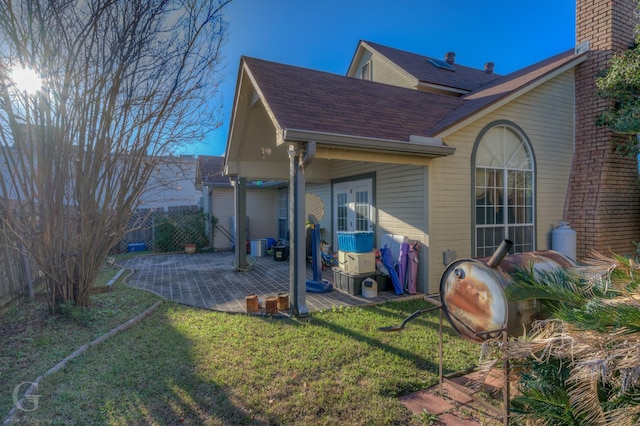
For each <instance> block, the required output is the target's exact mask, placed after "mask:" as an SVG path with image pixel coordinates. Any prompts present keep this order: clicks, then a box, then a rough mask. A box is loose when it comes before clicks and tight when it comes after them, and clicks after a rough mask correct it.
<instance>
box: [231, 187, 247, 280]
mask: <svg viewBox="0 0 640 426" xmlns="http://www.w3.org/2000/svg"><path fill="white" fill-rule="evenodd" d="M246 186H247V179H246V178H241V177H238V178H237V180H236V181H235V182H234V191H233V192H234V195H235V203H234V205H235V216H236V223H235V226H236V229H235V236H236V241H235V244H236V248H235V267H236V269H237V270H239V271H244V270H247V269H248V264H247V243H246V241H247V193H246Z"/></svg>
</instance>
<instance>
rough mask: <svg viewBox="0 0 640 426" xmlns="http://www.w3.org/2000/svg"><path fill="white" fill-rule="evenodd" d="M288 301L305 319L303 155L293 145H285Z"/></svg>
mask: <svg viewBox="0 0 640 426" xmlns="http://www.w3.org/2000/svg"><path fill="white" fill-rule="evenodd" d="M288 153H289V227H290V230H291V231H290V243H289V244H290V247H289V256H290V259H289V298H290V299H291V309H292V310H293V314H294V315H295V316H297V317H300V318H301V317H306V316H307V315H309V309H308V308H307V305H306V297H307V270H306V267H307V265H306V253H305V252H306V244H305V238H306V230H305V217H304V213H305V205H304V204H305V191H306V190H305V176H304V152H301V151H300V149H299V148H298V147H297V146H296V145H289V151H288Z"/></svg>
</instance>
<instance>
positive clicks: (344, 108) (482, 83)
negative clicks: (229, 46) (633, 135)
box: [242, 43, 586, 142]
mask: <svg viewBox="0 0 640 426" xmlns="http://www.w3.org/2000/svg"><path fill="white" fill-rule="evenodd" d="M371 45H372V46H374V47H375V48H376V49H379V50H381V51H383V52H384V54H385V55H387V56H388V57H389V58H390V59H393V60H394V61H395V62H396V63H397V64H399V65H401V66H403V67H406V68H408V71H409V72H411V73H414V74H415V75H416V76H417V77H418V78H419V79H420V80H421V81H429V80H433V81H431V82H432V83H434V84H441V85H442V84H451V85H453V86H455V87H460V88H464V89H471V88H473V89H474V90H472V91H470V92H469V93H467V94H466V95H464V96H461V97H453V96H448V95H443V94H438V93H432V92H425V91H420V90H414V89H407V88H402V87H396V86H391V85H387V84H382V83H377V82H373V81H368V80H362V79H358V78H352V77H347V76H341V75H336V74H331V73H326V72H321V71H316V70H311V69H307V68H301V67H297V66H291V65H285V64H280V63H275V62H270V61H265V60H261V59H256V58H250V57H243V58H242V61H243V66H244V67H245V69H246V71H247V72H248V73H249V74H250V76H251V79H252V80H253V81H254V82H255V85H256V90H257V92H258V93H259V94H260V95H261V98H262V100H263V102H264V104H265V107H266V108H267V109H268V110H269V111H270V112H271V116H272V117H273V118H274V119H275V121H276V123H274V125H276V127H277V128H278V129H282V130H303V131H306V132H317V133H326V134H334V135H345V136H355V137H362V138H368V139H381V140H389V141H401V142H408V141H409V140H410V136H412V135H416V136H427V137H433V138H441V137H443V136H444V135H445V133H443V132H445V131H447V129H451V128H454V127H455V126H456V125H457V124H460V123H463V122H465V121H466V120H470V119H473V118H474V117H476V116H477V114H478V113H481V112H482V111H484V110H488V108H490V107H491V106H496V105H499V104H500V102H505V101H506V100H509V99H511V98H512V97H514V96H519V95H520V94H522V93H524V92H526V91H528V90H530V89H531V88H533V87H535V86H536V85H537V84H539V83H541V82H544V81H546V80H547V79H548V78H551V77H552V76H553V75H555V74H556V73H558V72H562V71H565V70H566V69H569V68H570V67H573V66H575V65H576V64H577V63H579V62H580V61H582V60H584V59H585V58H586V52H585V53H581V54H575V53H574V51H573V49H572V50H568V51H566V52H563V53H560V54H558V55H556V56H553V57H551V58H548V59H546V60H544V61H541V62H538V63H536V64H534V65H531V66H529V67H526V68H523V69H522V70H519V71H516V72H514V73H511V74H508V75H505V76H500V75H497V74H488V73H485V72H484V71H481V70H473V69H471V68H468V67H462V66H458V65H457V66H456V72H455V73H454V72H451V71H443V72H435V73H434V72H433V70H434V69H436V67H433V66H430V65H429V64H427V65H429V66H424V61H425V60H426V59H425V58H426V57H423V56H420V55H415V54H408V53H406V52H402V51H399V50H397V49H391V48H387V47H384V46H381V45H377V44H373V43H371ZM418 63H421V64H422V65H420V66H418V65H417V64H418ZM443 73H444V74H443ZM454 74H455V75H456V76H457V77H455V78H454V77H452V76H453V75H454ZM442 75H444V76H445V77H442ZM447 76H448V77H447ZM447 78H449V80H448V81H445V80H446V79H447Z"/></svg>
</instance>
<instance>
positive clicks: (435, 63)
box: [429, 58, 456, 71]
mask: <svg viewBox="0 0 640 426" xmlns="http://www.w3.org/2000/svg"><path fill="white" fill-rule="evenodd" d="M429 63H430V64H431V65H433V66H434V67H436V68H440V69H443V70H448V71H455V70H456V69H455V68H454V67H453V65H451V64H450V63H448V62H446V61H443V60H442V59H435V58H429Z"/></svg>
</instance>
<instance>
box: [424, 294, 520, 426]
mask: <svg viewBox="0 0 640 426" xmlns="http://www.w3.org/2000/svg"><path fill="white" fill-rule="evenodd" d="M425 301H427V302H429V303H432V304H433V305H435V306H436V308H439V311H440V325H439V328H438V336H439V340H440V347H439V357H440V362H439V366H438V368H439V371H438V374H439V391H440V394H443V384H444V383H447V384H448V385H449V386H451V387H452V388H454V389H455V390H457V391H458V392H460V393H462V394H463V395H465V396H467V397H469V398H471V399H472V400H473V401H474V402H476V403H478V404H479V405H480V406H481V407H482V408H484V409H485V410H487V411H488V412H490V413H494V414H496V416H498V417H501V418H502V419H503V424H504V425H505V426H508V425H509V400H510V395H509V370H510V368H509V361H508V360H504V363H503V366H502V370H503V371H502V373H503V380H504V383H503V386H502V403H503V405H504V408H503V409H500V408H499V407H496V406H494V405H492V404H490V403H489V402H487V401H486V400H484V399H482V398H480V397H479V396H476V395H474V394H473V393H472V392H470V390H469V389H468V388H466V387H465V386H462V385H460V384H458V383H456V382H455V381H453V380H452V379H453V378H455V377H459V376H462V375H464V374H468V373H469V372H471V371H473V370H474V369H475V367H470V368H468V369H466V370H463V371H458V372H454V373H450V374H447V375H446V376H445V375H444V372H443V367H442V360H443V343H442V323H443V321H442V319H443V315H444V314H443V311H442V303H441V302H440V301H439V300H433V299H432V298H430V297H429V296H427V297H425ZM497 332H499V333H501V339H502V341H503V342H505V343H506V342H507V339H508V336H507V331H506V330H505V329H503V330H493V331H488V332H485V333H478V335H481V334H494V333H497Z"/></svg>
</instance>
